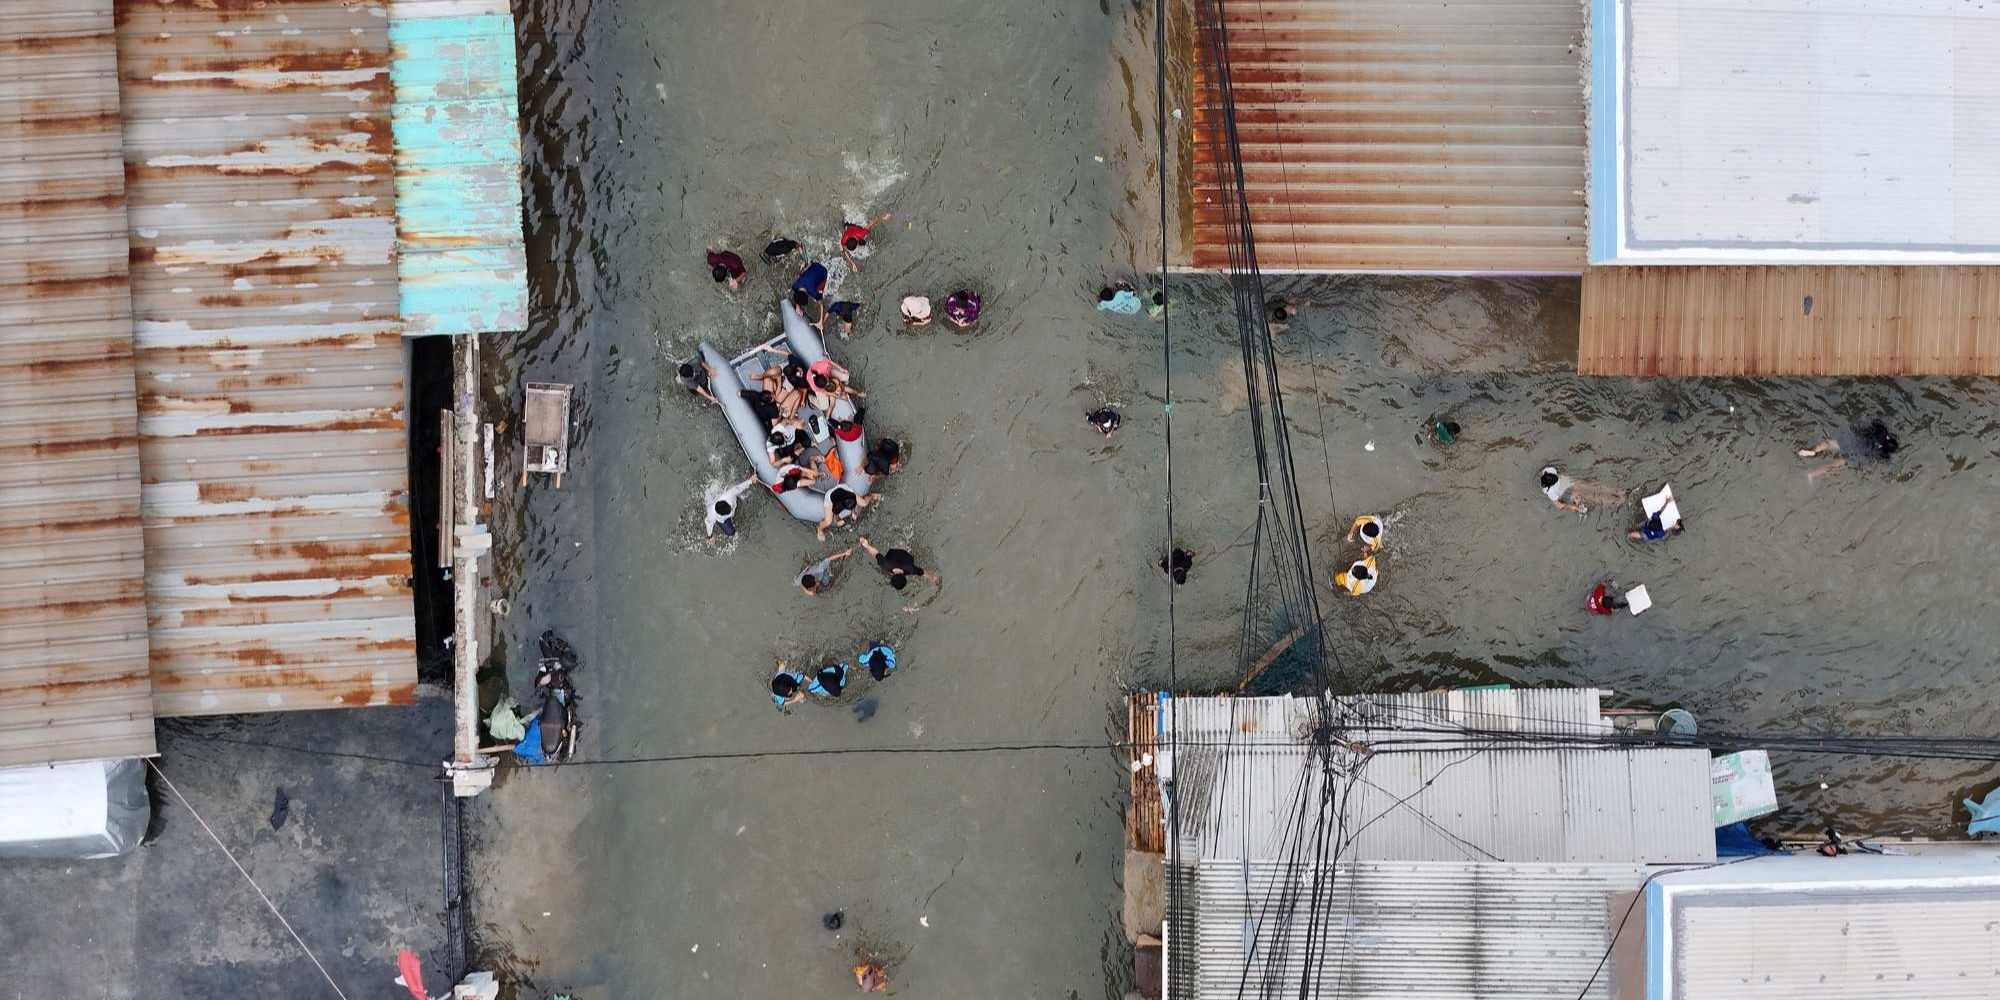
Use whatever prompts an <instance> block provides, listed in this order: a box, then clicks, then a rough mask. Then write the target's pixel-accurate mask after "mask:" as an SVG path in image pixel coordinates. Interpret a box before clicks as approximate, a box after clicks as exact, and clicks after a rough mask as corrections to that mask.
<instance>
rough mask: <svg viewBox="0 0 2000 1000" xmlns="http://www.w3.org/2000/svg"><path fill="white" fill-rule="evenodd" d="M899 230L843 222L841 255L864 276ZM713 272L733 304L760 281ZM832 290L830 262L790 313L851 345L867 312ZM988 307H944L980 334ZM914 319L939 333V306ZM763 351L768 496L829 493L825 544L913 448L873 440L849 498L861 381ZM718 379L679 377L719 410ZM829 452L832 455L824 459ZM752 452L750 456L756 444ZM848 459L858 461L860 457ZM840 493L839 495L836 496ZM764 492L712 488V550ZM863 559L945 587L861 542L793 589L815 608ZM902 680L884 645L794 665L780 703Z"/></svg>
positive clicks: (754, 402) (892, 573)
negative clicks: (864, 485)
mask: <svg viewBox="0 0 2000 1000" xmlns="http://www.w3.org/2000/svg"><path fill="white" fill-rule="evenodd" d="M888 218H889V216H888V215H887V214H886V213H885V214H883V215H880V216H877V217H875V218H872V219H868V220H866V221H863V222H844V223H843V224H842V225H841V228H840V234H839V242H838V247H839V252H840V256H841V260H842V261H844V262H845V264H846V268H847V271H848V273H850V274H855V273H859V272H860V271H861V270H862V267H863V264H862V261H864V260H865V259H867V258H868V257H869V256H870V255H871V253H872V252H873V249H874V248H873V246H872V245H871V243H870V236H871V231H872V229H873V227H874V226H876V225H879V224H880V223H882V222H884V221H886V220H887V219H888ZM803 250H804V247H803V245H802V244H800V242H799V241H797V240H793V239H790V238H786V237H780V238H777V239H773V240H771V241H770V242H769V243H768V244H767V245H766V246H765V247H764V252H763V255H762V256H763V261H764V263H765V264H766V265H773V266H775V265H779V264H782V263H783V262H784V261H786V260H788V259H791V258H794V257H797V256H801V255H802V251H803ZM707 263H708V266H709V273H710V276H711V277H712V278H713V279H714V280H715V282H716V283H717V284H719V285H723V286H725V287H726V288H727V289H728V290H729V291H732V292H733V291H737V290H740V289H742V288H743V286H744V283H745V281H746V279H747V278H748V276H749V270H750V269H749V267H748V265H746V264H745V262H744V260H743V258H742V256H741V255H739V254H737V253H735V252H733V251H729V250H717V249H714V248H710V249H709V250H708V251H707ZM837 263H838V262H836V264H837ZM833 278H834V273H833V269H832V268H830V267H829V266H828V265H827V264H826V263H825V262H822V261H818V260H806V261H805V262H804V263H803V265H802V266H801V267H800V269H799V270H798V272H797V274H796V276H795V277H794V278H793V279H792V280H791V284H790V286H789V288H788V289H787V290H786V293H785V298H784V302H783V304H782V305H781V306H780V308H785V309H790V310H793V311H794V313H795V314H796V315H797V317H798V318H799V319H802V320H804V321H805V322H806V323H807V324H808V325H810V326H811V327H812V328H813V329H814V330H815V331H817V332H819V333H820V334H821V335H822V336H824V334H825V333H826V332H827V328H828V323H829V322H832V323H837V324H839V325H838V328H837V329H838V332H839V333H840V335H841V336H842V338H843V339H845V338H846V336H847V335H848V334H849V333H851V332H852V331H853V329H854V327H855V324H856V323H857V322H858V321H859V320H860V318H861V316H862V308H863V307H862V305H861V303H860V302H858V301H855V300H850V299H840V298H838V297H836V296H833V295H832V294H831V292H830V285H831V284H833V281H832V279H833ZM830 297H831V298H833V299H834V300H833V301H831V302H829V301H828V299H829V298H830ZM982 305H983V304H982V302H981V300H980V297H979V295H978V293H977V292H974V291H972V290H970V289H960V290H957V291H954V292H953V293H951V294H950V295H947V296H946V297H945V302H944V309H943V315H944V319H945V321H946V322H947V323H949V324H951V325H953V326H955V327H959V328H965V327H970V326H972V325H973V324H975V323H977V322H978V321H979V318H980V313H981V309H982ZM903 312H904V319H905V322H906V323H908V324H909V325H911V326H925V325H928V324H929V322H930V320H931V316H932V312H931V307H930V305H929V299H927V298H924V297H922V296H910V297H907V298H905V299H904V308H903ZM787 322H792V321H791V320H787ZM760 350H762V351H764V352H768V353H769V354H771V355H773V356H774V360H773V361H772V362H770V363H768V364H767V365H766V366H765V367H763V368H761V369H760V370H758V371H756V373H755V374H754V375H748V376H747V377H745V378H743V379H742V381H743V383H744V384H743V387H742V389H741V390H739V396H740V398H741V399H742V401H743V403H744V404H746V405H747V406H748V408H749V410H750V412H751V414H752V415H753V416H754V417H755V418H756V422H757V427H758V428H759V429H761V432H762V434H763V438H762V447H763V450H764V457H765V458H766V459H768V460H769V462H770V466H771V468H772V469H773V470H775V472H776V481H775V482H772V483H769V484H767V486H768V489H769V491H770V492H771V493H772V494H773V495H776V496H783V495H784V494H785V493H788V492H790V491H792V490H798V489H808V488H820V489H822V490H823V492H824V495H825V503H824V504H823V506H822V507H821V516H820V519H819V522H818V524H817V525H816V526H815V528H816V531H815V533H816V536H817V537H818V539H819V540H820V541H825V540H826V539H827V537H828V532H829V531H830V530H833V529H836V528H839V527H842V526H845V525H848V524H852V523H854V522H856V521H857V520H858V519H859V516H860V513H861V511H862V510H865V509H866V508H868V507H869V506H870V505H871V504H873V503H874V502H875V500H876V495H875V493H874V491H873V487H874V486H875V484H876V483H877V482H878V481H879V480H880V479H882V478H883V477H886V476H889V475H892V474H894V473H896V472H898V471H901V469H902V468H903V464H904V460H905V454H904V446H903V444H902V442H900V441H897V440H896V439H894V438H891V437H878V438H876V439H874V440H873V441H872V442H871V443H870V444H869V445H868V447H867V448H866V450H865V452H864V453H863V458H862V467H861V472H862V473H864V474H865V475H866V477H867V482H868V485H869V490H868V492H867V493H866V494H862V493H858V492H857V491H856V490H855V489H852V488H849V487H848V486H847V485H846V482H851V480H849V479H848V475H849V472H850V470H849V468H848V467H847V465H846V463H844V462H843V461H842V459H841V452H840V447H839V445H840V444H841V443H852V442H859V441H861V440H863V423H864V421H865V420H866V416H867V410H866V408H865V407H864V405H863V401H864V400H865V399H866V397H867V394H866V393H864V392H863V391H862V390H861V389H859V388H858V387H856V386H855V385H854V383H853V376H852V373H851V372H849V370H848V369H847V368H846V367H845V366H843V365H841V364H840V363H838V362H836V361H834V360H833V359H832V358H830V357H820V358H817V359H816V360H812V361H807V360H806V359H805V358H803V357H800V356H799V354H798V353H797V352H796V351H795V350H793V349H791V348H790V347H788V346H783V342H782V341H779V342H772V343H767V344H765V345H763V346H762V347H761V348H760ZM737 367H738V370H739V371H745V372H747V371H748V370H749V369H748V367H746V366H744V365H743V364H741V363H739V364H738V365H737ZM715 374H716V373H715V371H714V369H713V368H712V367H711V366H710V365H709V364H708V363H706V362H704V361H703V360H702V359H701V358H699V357H697V358H695V359H692V360H690V361H687V362H684V363H682V364H681V365H680V368H679V372H678V377H679V379H680V382H681V384H682V385H684V386H685V387H686V388H687V389H688V391H689V392H691V393H693V394H695V395H696V396H699V397H701V398H703V399H706V400H708V401H709V402H713V403H719V400H717V398H716V395H715ZM835 414H841V415H840V416H835ZM829 438H831V441H829V440H828V439H829ZM822 444H824V445H825V447H821V445H822ZM745 447H746V448H747V447H748V442H746V443H745ZM849 454H850V456H852V454H853V453H852V451H850V452H849ZM829 481H830V482H831V485H828V482H829ZM758 482H759V479H758V477H757V476H755V475H752V476H751V477H749V478H748V479H745V480H744V481H742V482H740V483H735V484H733V485H727V486H723V485H717V486H714V487H711V488H710V489H709V490H708V491H707V492H706V493H705V494H704V496H703V504H704V519H705V522H706V535H707V537H708V540H709V541H710V542H711V543H715V542H719V541H721V540H723V539H727V538H731V537H734V536H735V535H736V534H737V531H738V527H739V525H738V518H739V515H740V513H741V504H742V502H743V497H744V495H745V494H746V493H748V492H750V490H751V489H752V488H753V487H755V486H756V485H757V484H758ZM856 548H859V549H860V550H862V551H863V552H865V553H866V554H867V555H868V556H869V557H870V558H871V559H872V560H873V561H874V564H875V568H876V569H877V570H878V571H879V572H880V573H881V574H882V576H883V578H884V579H885V580H887V581H888V583H889V586H890V587H891V588H893V589H895V590H897V591H902V590H905V589H907V588H908V587H909V586H910V584H911V581H923V582H926V583H930V584H932V585H938V584H940V583H941V582H942V581H941V578H940V577H939V576H938V574H937V573H935V572H933V571H931V570H928V569H925V568H924V567H923V566H922V565H921V564H920V563H919V562H918V561H917V558H916V555H915V554H914V553H912V552H911V551H910V550H909V549H907V548H903V547H900V546H889V547H886V548H877V547H876V546H875V545H874V543H873V542H871V541H870V540H869V539H868V538H867V537H866V536H860V537H857V538H856V540H855V545H853V546H849V547H847V548H843V549H840V550H838V551H835V552H831V553H829V554H827V555H826V556H824V557H822V558H820V559H818V560H816V561H814V562H813V563H811V564H810V565H808V566H806V567H805V568H804V569H802V570H800V571H799V572H798V573H797V574H795V575H794V576H793V578H792V583H793V585H794V586H796V587H797V588H798V589H799V591H800V592H802V593H803V594H805V595H806V596H808V597H818V596H821V595H823V594H825V593H826V592H827V591H828V590H829V589H830V588H831V587H832V586H833V585H834V583H835V579H836V577H837V576H838V575H839V574H840V567H841V566H842V565H843V564H844V563H845V561H846V560H848V559H849V558H851V557H852V556H853V555H854V553H855V550H856ZM906 610H908V609H906ZM895 669H896V652H895V650H894V649H893V648H892V647H891V646H890V645H889V644H888V643H887V642H884V641H875V642H871V643H869V644H868V646H867V647H866V648H864V649H863V650H862V651H861V652H860V653H859V654H857V655H856V656H855V657H854V658H853V661H852V663H851V664H850V663H849V662H848V661H846V660H840V659H833V660H828V661H826V662H820V663H816V664H814V665H810V666H807V667H804V668H794V667H793V666H791V665H790V664H789V663H788V662H787V661H784V660H780V661H779V663H778V667H777V670H776V671H775V672H774V673H773V674H772V676H771V679H770V694H771V699H772V701H773V703H774V704H776V705H777V706H778V707H779V708H780V709H784V708H787V707H789V706H792V705H795V704H798V703H800V702H802V701H804V700H807V699H809V698H813V699H829V700H830V699H835V698H839V697H840V696H841V694H842V692H843V691H845V690H847V688H848V686H849V681H850V678H851V677H852V676H853V675H854V674H855V673H858V672H859V671H863V670H865V671H866V672H867V673H868V674H869V676H871V677H872V678H874V679H875V680H877V681H881V680H884V679H886V678H887V677H888V675H889V674H890V673H891V672H892V671H894V670H895Z"/></svg>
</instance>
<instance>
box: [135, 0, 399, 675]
mask: <svg viewBox="0 0 2000 1000" xmlns="http://www.w3.org/2000/svg"><path fill="white" fill-rule="evenodd" d="M118 49H119V71H120V75H121V77H122V83H123V101H124V114H125V159H126V164H125V166H126V176H127V189H128V195H129V202H130V215H131V229H132V237H131V261H132V265H131V280H132V305H133V310H134V313H135V328H136V340H137V345H138V379H139V427H140V433H141V443H140V448H141V458H142V462H143V465H144V468H145V470H146V474H145V478H146V482H145V485H144V492H143V497H144V512H145V529H146V587H147V593H148V596H149V604H150V625H151V645H152V666H153V680H154V688H155V691H156V695H157V697H156V701H157V705H158V711H159V713H160V714H161V715H196V714H211V713H224V712H251V711H273V710H283V709H308V708H331V707H337V706H343V705H346V706H354V705H364V704H385V703H392V702H404V701H408V700H409V699H410V698H411V697H412V696H413V693H414V692H413V688H414V684H415V679H416V678H415V672H416V668H415V647H416V642H415V624H414V619H413V610H412V605H411V596H410V586H409V577H410V572H411V560H410V543H409V528H408V511H407V508H406V506H405V503H406V494H407V491H408V470H407V463H406V459H405V453H404V449H405V434H404V398H405V397H404V385H403V378H404V376H403V372H404V355H403V344H402V337H401V333H402V330H401V324H400V321H399V319H398V301H397V275H396V261H395V241H396V221H395V220H396V215H395V181H394V163H393V151H392V148H391V132H390V122H389V118H390V102H391V87H390V77H389V39H388V10H387V8H386V6H385V5H384V4H383V3H381V2H371V0H266V2H258V3H188V2H175V0H122V2H120V3H119V4H118Z"/></svg>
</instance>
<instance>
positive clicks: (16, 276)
mask: <svg viewBox="0 0 2000 1000" xmlns="http://www.w3.org/2000/svg"><path fill="white" fill-rule="evenodd" d="M0 145H4V147H5V148H6V149H7V150H8V154H7V155H6V156H5V157H4V158H0V466H4V467H5V469H6V471H7V474H6V476H5V477H4V478H0V765H9V764H30V763H47V762H51V761H64V760H88V759H92V758H104V757H131V756H139V755H150V754H152V753H153V752H154V744H153V699H152V684H151V681H150V678H149V676H148V673H147V666H146V601H145V585H144V565H145V563H144V558H143V553H142V550H143V545H144V542H143V538H142V536H141V533H140V527H139V430H138V423H139V420H138V411H137V408H136V404H135V397H134V388H133V358H132V323H131V316H132V302H131V296H130V293H129V291H128V287H127V283H126V265H125V258H126V244H125V228H126V226H125V184H124V171H123V160H122V158H121V155H120V152H119V149H120V143H119V119H118V70H117V50H116V46H115V44H114V41H113V38H112V7H111V0H7V2H6V3H5V4H0Z"/></svg>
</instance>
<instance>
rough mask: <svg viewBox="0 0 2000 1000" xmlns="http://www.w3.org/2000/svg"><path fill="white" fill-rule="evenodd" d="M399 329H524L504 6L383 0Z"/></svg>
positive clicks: (492, 0) (509, 24)
mask: <svg viewBox="0 0 2000 1000" xmlns="http://www.w3.org/2000/svg"><path fill="white" fill-rule="evenodd" d="M389 43H390V48H391V51H392V52H393V53H394V56H395V64H394V68H393V73H392V76H393V78H394V80H395V84H396V105H395V112H394V126H395V134H396V218H397V230H398V236H399V244H398V246H399V249H400V251H401V252H400V253H399V255H398V258H397V269H398V272H399V273H398V278H399V280H400V282H401V286H402V302H403V332H404V333H406V334H409V335H410V336H421V335H424V334H433V333H442V334H461V333H493V332H499V331H505V330H520V329H523V328H525V327H526V326H527V323H528V253H527V247H526V245H525V243H524V242H523V240H522V237H521V123H520V112H519V110H518V103H519V102H518V100H517V97H516V92H517V90H516V82H515V78H516V75H517V74H516V71H515V68H514V15H513V12H512V11H510V10H509V9H508V5H507V0H394V2H392V3H391V4H390V9H389Z"/></svg>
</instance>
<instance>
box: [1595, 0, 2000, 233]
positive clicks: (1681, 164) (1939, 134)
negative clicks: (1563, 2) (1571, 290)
mask: <svg viewBox="0 0 2000 1000" xmlns="http://www.w3.org/2000/svg"><path fill="white" fill-rule="evenodd" d="M1591 31H1592V46H1591V56H1592V61H1593V74H1592V95H1591V98H1592V100H1591V147H1592V149H1591V186H1590V197H1591V203H1590V225H1591V241H1590V242H1591V245H1590V251H1591V260H1592V262H1593V263H1605V262H1611V261H1621V262H1648V261H1651V262H1662V263H1667V262H1671V263H1683V264H1727V263H1827V264H1833V263H1845V264H1921V263H1952V264H1993V263H2000V199H1995V198H1993V197H1992V191H1993V190H1994V188H1995V187H1996V185H2000V61H1996V60H1994V58H1993V53H1994V52H1995V51H1996V50H2000V6H1995V5H1993V4H1978V3H1970V2H1964V0H1897V2H1894V3H1884V2H1881V0H1814V2H1811V3H1803V2H1800V0H1737V2H1734V3H1728V4H1717V3H1713V2H1711V0H1594V3H1593V4H1592V25H1591Z"/></svg>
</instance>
